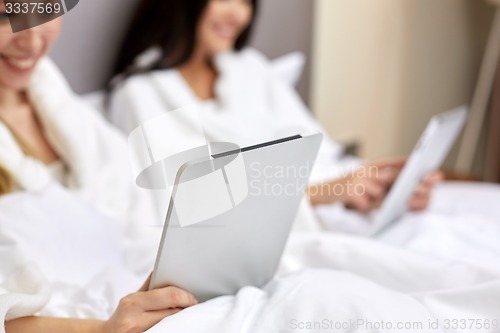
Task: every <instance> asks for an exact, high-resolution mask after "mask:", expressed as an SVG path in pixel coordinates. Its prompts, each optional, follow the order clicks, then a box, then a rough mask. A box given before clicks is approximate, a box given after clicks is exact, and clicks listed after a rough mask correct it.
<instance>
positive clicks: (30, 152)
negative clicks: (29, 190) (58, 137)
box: [0, 116, 40, 196]
mask: <svg viewBox="0 0 500 333" xmlns="http://www.w3.org/2000/svg"><path fill="white" fill-rule="evenodd" d="M0 123H2V124H4V125H5V127H7V129H8V130H9V131H10V133H11V134H12V136H13V137H14V140H16V143H17V144H18V146H19V148H21V150H22V151H23V153H24V154H25V155H27V156H31V157H34V158H37V159H40V158H39V157H38V154H37V153H36V152H35V151H34V149H32V148H31V147H30V146H29V145H28V144H27V143H26V142H25V141H24V140H23V139H22V138H21V137H20V136H19V135H18V134H17V133H16V131H15V130H14V129H13V128H12V127H11V126H10V125H9V124H8V123H7V122H6V121H4V120H3V118H2V117H1V116H0ZM14 184H15V180H14V177H13V176H12V174H11V173H10V172H9V171H8V170H7V169H5V168H4V167H3V166H2V165H0V196H2V195H5V194H9V193H11V192H12V191H13V190H14Z"/></svg>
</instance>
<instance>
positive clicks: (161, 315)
mask: <svg viewBox="0 0 500 333" xmlns="http://www.w3.org/2000/svg"><path fill="white" fill-rule="evenodd" d="M182 310H183V309H181V308H175V309H166V310H160V311H148V312H146V313H144V315H143V326H144V327H145V329H144V331H147V330H148V329H150V328H151V327H153V326H155V325H156V324H158V323H159V322H160V321H162V320H163V319H165V318H166V317H169V316H172V315H174V314H176V313H178V312H180V311H182ZM141 332H143V331H141Z"/></svg>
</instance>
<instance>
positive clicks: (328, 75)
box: [312, 0, 492, 159]
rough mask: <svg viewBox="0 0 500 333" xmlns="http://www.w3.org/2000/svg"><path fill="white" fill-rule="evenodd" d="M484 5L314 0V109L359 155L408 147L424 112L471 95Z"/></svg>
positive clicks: (475, 0) (447, 0) (487, 11)
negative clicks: (356, 144) (356, 146)
mask: <svg viewBox="0 0 500 333" xmlns="http://www.w3.org/2000/svg"><path fill="white" fill-rule="evenodd" d="M491 13H492V8H491V7H490V6H488V5H486V4H484V3H483V2H481V1H480V0H405V1H401V0H376V1H372V0H349V1H344V0H318V2H317V4H316V13H315V15H316V20H315V27H314V29H315V37H314V49H313V50H314V51H313V54H314V56H313V64H314V67H313V79H312V91H313V95H312V106H313V110H314V111H315V113H316V115H317V116H318V118H319V119H320V120H321V121H322V122H323V123H324V125H325V127H326V128H327V130H328V131H329V132H330V134H331V135H332V136H333V137H334V138H335V139H337V140H339V141H343V142H349V141H354V140H357V141H359V142H360V143H361V148H362V150H361V153H362V156H363V157H365V158H369V159H373V158H379V157H383V156H391V155H401V154H408V153H409V152H410V151H411V148H412V147H413V145H414V144H415V142H416V140H417V139H418V136H419V135H420V133H421V132H422V130H423V128H424V127H425V125H426V123H427V121H428V119H429V118H430V117H431V115H433V114H436V113H439V112H442V111H445V110H447V109H450V108H452V107H455V106H458V105H461V104H466V103H469V102H470V98H471V96H472V91H473V88H474V85H475V82H476V77H477V73H478V68H479V64H480V60H481V57H482V53H483V50H484V44H485V41H486V36H487V32H488V29H489V24H490V22H491Z"/></svg>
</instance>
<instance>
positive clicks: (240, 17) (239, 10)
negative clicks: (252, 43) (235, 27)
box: [230, 0, 251, 24]
mask: <svg viewBox="0 0 500 333" xmlns="http://www.w3.org/2000/svg"><path fill="white" fill-rule="evenodd" d="M250 11H251V9H250V7H249V5H248V4H247V3H245V1H242V0H233V1H232V5H231V9H230V17H231V18H232V19H233V20H234V21H235V22H238V23H241V24H244V23H246V22H247V21H248V19H249V12H250Z"/></svg>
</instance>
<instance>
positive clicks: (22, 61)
mask: <svg viewBox="0 0 500 333" xmlns="http://www.w3.org/2000/svg"><path fill="white" fill-rule="evenodd" d="M1 58H2V60H3V61H4V63H6V64H7V65H8V67H10V68H11V69H12V70H14V71H16V72H21V73H25V72H29V71H31V70H32V69H33V67H35V64H36V61H37V59H36V58H33V57H30V58H13V57H7V56H2V57H1Z"/></svg>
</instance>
